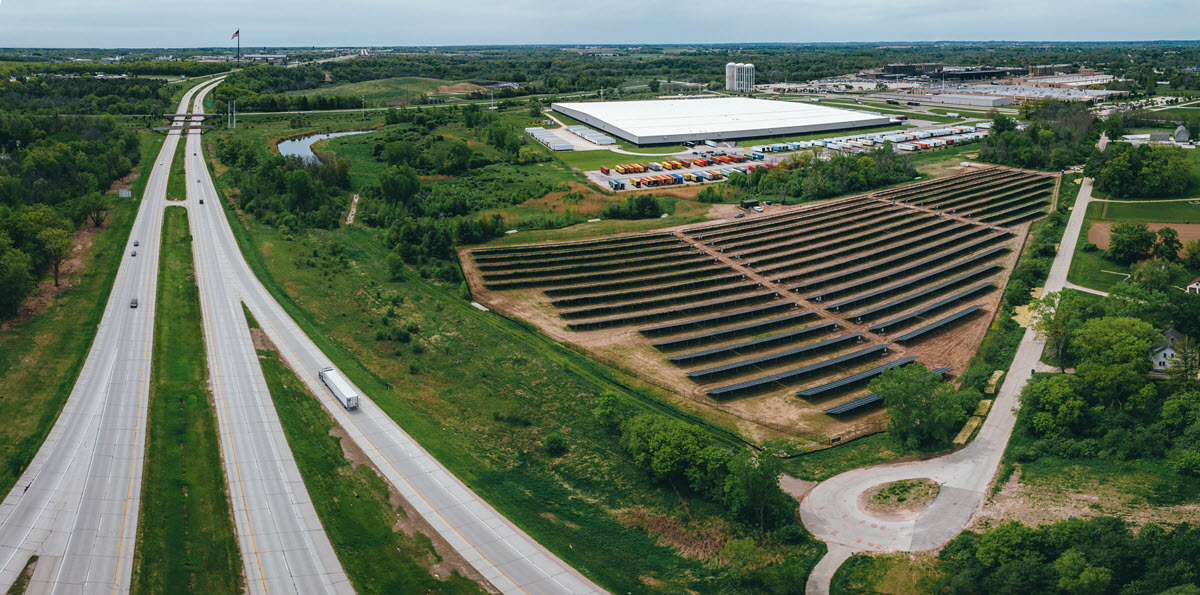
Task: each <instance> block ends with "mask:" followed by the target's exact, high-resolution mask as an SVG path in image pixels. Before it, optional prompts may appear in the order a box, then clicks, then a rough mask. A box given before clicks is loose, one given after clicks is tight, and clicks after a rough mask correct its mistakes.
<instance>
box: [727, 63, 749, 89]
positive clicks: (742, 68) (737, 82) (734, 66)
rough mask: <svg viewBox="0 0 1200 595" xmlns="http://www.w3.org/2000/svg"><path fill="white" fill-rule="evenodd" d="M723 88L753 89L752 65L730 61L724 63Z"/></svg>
mask: <svg viewBox="0 0 1200 595" xmlns="http://www.w3.org/2000/svg"><path fill="white" fill-rule="evenodd" d="M725 90H727V91H753V90H754V65H753V64H743V63H741V62H730V63H728V64H726V65H725Z"/></svg>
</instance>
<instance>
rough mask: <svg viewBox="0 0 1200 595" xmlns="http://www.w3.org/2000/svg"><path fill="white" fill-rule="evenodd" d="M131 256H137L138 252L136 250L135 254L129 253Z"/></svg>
mask: <svg viewBox="0 0 1200 595" xmlns="http://www.w3.org/2000/svg"><path fill="white" fill-rule="evenodd" d="M129 255H130V256H137V250H134V251H133V252H130V253H129Z"/></svg>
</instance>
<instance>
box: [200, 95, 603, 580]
mask: <svg viewBox="0 0 1200 595" xmlns="http://www.w3.org/2000/svg"><path fill="white" fill-rule="evenodd" d="M196 103H197V107H196V108H195V111H200V106H201V105H202V103H201V102H200V100H199V99H198V100H197V102H196ZM193 153H197V154H193ZM186 163H187V170H188V186H189V191H191V193H192V194H191V197H190V198H189V203H191V204H193V206H192V207H191V209H192V213H193V217H192V218H191V219H192V225H193V230H194V232H193V235H194V236H195V246H196V263H197V269H198V271H199V272H200V277H201V292H202V300H204V301H205V302H209V301H211V303H210V304H209V305H206V306H205V308H210V307H211V308H222V309H224V310H226V311H228V310H230V309H234V310H236V312H237V314H236V315H234V316H229V315H224V316H214V317H213V318H210V317H209V314H208V310H207V309H206V310H205V319H206V322H205V329H206V334H208V335H211V336H210V337H209V341H210V348H209V349H210V364H211V363H212V360H211V358H213V352H214V351H217V352H218V354H220V353H221V352H220V351H219V350H222V349H229V350H230V352H229V353H228V354H221V355H218V358H219V359H221V361H220V362H219V363H220V365H221V367H222V370H216V369H215V368H214V369H212V370H211V372H212V374H213V378H214V379H215V380H214V382H215V383H216V382H217V379H220V378H221V377H222V376H224V375H226V374H233V380H231V381H230V382H229V383H228V384H229V385H233V384H237V385H238V386H239V387H240V390H241V391H242V392H241V393H239V395H240V396H237V397H233V396H230V395H225V396H222V395H221V394H220V392H221V391H220V390H219V389H218V390H217V391H216V392H217V393H218V394H217V395H216V397H217V399H218V408H217V409H218V415H219V416H222V417H224V416H225V410H226V407H236V406H237V405H235V404H234V402H233V401H232V400H231V401H228V403H227V404H226V405H222V404H221V401H222V400H224V399H238V400H242V399H248V398H254V399H256V400H260V401H261V402H263V403H265V406H263V407H261V408H259V407H258V406H257V405H254V406H251V405H244V406H243V408H246V407H253V408H256V409H261V411H258V412H253V411H251V412H243V411H238V410H236V409H229V415H230V416H231V418H232V419H233V423H232V424H229V422H228V421H226V420H225V419H222V420H221V423H223V424H227V425H230V427H234V426H236V425H238V424H240V423H246V424H247V425H248V426H249V427H247V428H245V430H244V433H248V434H256V433H257V434H270V435H271V436H272V441H273V442H274V443H275V444H277V445H282V448H279V449H277V451H275V452H273V453H268V452H266V451H264V450H251V451H247V450H243V449H244V448H256V447H254V446H251V447H243V446H238V448H237V450H238V453H239V454H238V457H239V458H238V461H239V463H238V464H237V465H232V464H231V462H230V461H231V459H230V455H231V452H230V450H231V449H228V448H227V447H225V443H226V441H227V436H226V433H227V432H228V431H229V430H228V429H227V428H226V427H222V430H221V432H222V447H223V448H225V449H226V450H225V456H226V473H227V475H229V476H230V481H231V483H234V484H235V485H232V487H231V490H232V491H231V497H232V498H233V499H234V507H235V511H236V510H238V509H239V508H240V509H242V511H243V513H242V516H248V517H249V518H250V519H251V521H252V522H251V525H250V526H249V527H247V526H246V523H244V522H243V521H242V520H241V518H242V516H239V521H238V532H239V539H241V543H242V556H243V559H244V560H245V559H247V556H248V555H250V554H251V553H252V550H253V548H249V549H248V546H247V538H246V537H244V536H243V535H242V533H243V532H244V531H246V530H247V529H248V528H249V529H253V530H254V531H255V537H254V540H258V536H259V535H261V533H260V532H261V531H268V530H271V529H269V527H271V524H272V523H284V522H285V518H284V517H285V516H286V513H285V512H283V511H281V510H279V509H278V508H276V506H275V504H276V502H279V503H280V504H283V505H293V509H294V510H299V511H302V514H305V515H307V514H308V513H307V512H303V511H305V510H310V509H311V505H309V504H308V503H307V501H304V500H303V499H304V498H306V497H305V496H303V493H304V491H303V485H302V484H301V483H300V480H299V479H298V478H297V477H294V476H291V475H286V474H285V473H284V472H282V471H280V472H279V473H280V478H278V479H282V478H287V479H286V483H287V484H288V485H289V489H290V492H289V493H290V494H291V496H290V497H284V496H281V495H279V496H273V497H272V498H274V500H272V499H271V498H267V499H265V500H262V501H261V502H258V503H254V502H252V503H250V505H249V506H246V505H243V504H241V503H239V502H238V498H239V494H240V493H242V492H243V491H245V493H247V494H251V493H253V491H257V490H260V489H261V486H260V485H253V486H247V485H242V486H238V485H236V481H237V478H236V474H237V472H238V471H237V469H238V468H242V473H246V469H245V466H246V465H248V464H249V462H248V461H247V459H248V458H258V457H266V456H278V457H283V456H285V455H286V457H287V459H288V461H290V460H291V457H290V454H288V453H287V449H286V442H284V441H283V437H282V435H280V434H279V424H278V421H277V420H276V419H275V416H274V412H273V409H270V399H269V397H267V396H266V389H265V387H263V388H259V389H251V388H250V386H252V385H255V384H257V383H258V382H259V380H260V378H261V370H260V369H259V368H258V361H257V357H256V355H255V352H254V350H253V348H252V347H251V346H250V344H249V341H250V339H249V333H248V331H247V330H246V328H245V325H246V323H245V322H244V320H242V319H241V318H240V316H241V312H240V308H241V307H240V305H239V301H244V302H245V303H246V305H247V306H248V308H249V309H250V311H251V312H252V313H253V315H254V317H255V319H256V320H257V321H258V323H259V324H260V326H261V327H262V329H263V330H264V331H265V332H266V334H267V335H268V336H269V338H270V339H271V340H272V341H273V342H274V343H275V345H276V346H277V347H278V348H279V350H280V354H281V356H282V357H283V359H284V360H285V361H286V362H287V363H288V365H290V366H291V367H292V369H293V370H295V371H296V373H297V375H298V376H299V377H300V379H301V380H302V381H303V382H304V383H305V385H307V386H308V389H309V390H310V391H311V392H312V393H313V394H315V395H316V396H317V397H318V398H319V399H320V400H321V402H322V403H323V405H324V406H325V409H326V410H328V411H329V412H331V413H332V414H333V416H334V417H335V418H336V419H337V421H338V423H339V424H341V426H342V427H343V428H345V429H346V431H347V433H348V434H349V435H350V439H351V440H353V441H354V442H355V443H356V444H357V445H358V446H359V448H361V449H362V450H363V452H365V453H366V454H367V456H369V457H370V458H371V461H372V463H374V464H375V466H376V467H377V468H378V469H380V471H381V472H382V473H383V475H384V476H385V477H386V479H387V480H388V482H389V483H391V484H392V485H393V486H395V488H396V489H397V490H398V491H399V492H400V493H401V494H402V495H403V496H404V497H405V498H406V499H407V500H408V501H409V502H410V503H411V504H412V506H413V507H414V508H416V509H417V511H418V512H419V513H420V514H421V515H422V516H423V517H424V518H425V520H426V521H428V522H429V523H430V525H432V526H433V528H434V529H435V530H436V531H438V533H439V534H440V535H441V536H442V537H443V538H445V539H446V541H448V542H449V543H450V545H451V546H452V547H454V548H455V549H456V550H457V551H458V552H459V553H460V554H462V556H463V557H464V558H465V559H466V560H467V561H468V562H469V563H470V564H471V565H472V566H474V567H475V568H476V569H477V570H478V571H479V572H480V574H482V575H483V576H484V577H485V578H486V579H488V580H489V581H490V582H491V583H492V584H493V585H494V586H495V587H496V588H497V589H499V590H500V591H501V592H504V593H530V594H540V593H597V592H602V591H601V589H599V587H597V586H596V585H594V584H592V583H591V582H590V581H588V580H587V579H586V578H584V577H583V576H582V575H581V574H579V573H578V572H577V571H575V570H574V569H572V568H570V567H569V566H567V565H566V564H565V563H564V562H563V561H562V560H560V559H558V558H557V557H555V556H554V555H553V554H551V553H550V552H548V551H546V550H545V549H544V548H542V547H541V546H539V545H538V544H537V543H536V542H534V541H533V540H532V539H531V538H530V537H529V536H528V535H526V534H525V533H524V532H522V531H521V530H520V529H518V528H516V527H515V526H514V525H512V524H511V523H510V522H508V520H507V519H505V518H504V517H503V516H501V515H500V514H499V513H498V512H496V511H495V510H494V509H493V508H491V507H490V506H488V504H487V503H486V502H484V501H483V500H482V499H480V498H479V497H478V496H476V495H475V494H474V493H473V492H472V491H471V490H470V489H468V488H467V487H466V486H465V485H463V484H462V482H460V481H459V480H458V479H457V478H455V477H454V476H453V475H451V474H450V472H449V471H447V470H446V469H445V467H443V466H442V465H441V464H440V463H438V462H437V461H436V460H435V459H434V458H433V457H431V456H430V455H429V453H427V452H425V450H424V449H422V448H421V447H420V446H419V445H418V444H417V443H416V442H415V441H413V440H412V438H410V437H409V436H408V435H407V434H406V433H405V432H404V431H403V430H401V429H400V427H399V426H398V425H397V424H396V423H395V422H394V421H392V419H391V418H390V417H388V416H387V414H385V413H384V412H383V411H382V410H380V409H379V408H378V407H377V406H376V405H375V404H374V402H372V401H371V400H370V398H368V397H369V395H364V398H362V399H361V401H360V406H359V407H358V408H357V409H355V410H353V411H346V410H345V409H343V408H342V407H341V405H340V404H339V403H338V401H337V399H336V398H335V397H334V396H333V395H332V394H331V393H329V392H328V391H327V390H326V389H325V386H324V384H323V383H321V381H320V380H318V379H317V373H318V371H320V370H321V369H323V368H326V367H332V366H333V364H332V363H331V362H330V360H329V358H327V357H326V356H325V355H324V354H323V353H322V352H321V351H320V349H318V348H317V347H316V345H315V344H314V343H313V342H312V341H311V340H310V339H309V338H308V337H307V336H306V335H305V334H304V332H303V331H302V330H301V329H300V327H299V326H297V325H296V323H295V322H294V321H293V320H292V319H291V317H290V316H288V314H287V313H286V312H284V310H283V308H282V307H280V305H279V304H278V303H277V302H276V301H275V300H274V298H272V297H271V295H270V294H269V293H268V292H267V290H266V289H265V288H264V287H263V286H262V284H261V283H260V282H259V281H258V278H257V277H255V275H254V273H253V272H252V271H251V270H250V267H249V266H248V265H247V264H246V261H245V259H244V258H243V257H242V254H241V252H240V251H239V248H238V245H237V242H236V241H235V240H234V236H233V231H232V229H231V228H230V227H229V223H228V221H227V220H226V217H225V214H224V212H223V210H222V208H221V205H220V202H219V201H218V198H217V193H216V190H215V188H214V187H213V183H212V180H211V177H210V176H209V173H208V170H207V168H205V167H204V164H203V150H202V149H201V150H199V151H192V150H191V148H190V147H189V151H188V154H187V162H186ZM197 180H199V182H197ZM201 197H202V198H203V199H204V203H205V204H204V205H199V204H195V203H192V200H193V199H198V198H201ZM206 292H207V296H208V297H203V295H204V294H205V293H206ZM219 293H220V294H223V295H218V294H219ZM218 300H221V303H217V302H218ZM225 327H229V328H225ZM233 327H237V328H233ZM218 334H220V335H221V336H222V337H229V338H228V339H221V340H219V341H218V340H217V339H215V338H214V337H215V336H217V335H218ZM235 337H240V339H238V341H240V342H241V343H242V346H240V347H239V346H235V345H233V344H232V343H233V342H235V340H234V338H235ZM226 340H227V341H229V343H228V344H227V345H226ZM214 343H219V344H220V345H224V347H221V346H218V347H217V348H216V349H215V350H214V347H213V344H214ZM237 360H241V361H237ZM231 370H232V371H231ZM244 375H251V376H253V378H248V377H246V376H244ZM214 386H216V384H215V385H214ZM229 390H232V389H229ZM360 394H362V393H361V391H360ZM243 415H258V416H259V417H254V418H252V419H253V421H248V420H246V421H243V420H239V419H238V418H239V417H240V416H243ZM234 431H235V432H242V430H239V429H237V428H234ZM242 440H258V441H259V442H258V443H259V444H265V442H262V441H263V440H264V439H263V438H261V437H260V438H253V437H252V436H247V437H244V438H242ZM237 442H238V440H237V439H235V440H234V443H237ZM264 448H265V447H264ZM249 452H255V453H257V454H248V453H249ZM292 466H294V465H292ZM288 473H290V472H288ZM242 483H243V484H246V483H247V482H246V480H245V479H243V481H242ZM267 493H274V492H267ZM264 495H265V494H264ZM253 499H254V500H260V498H257V497H255V498H253ZM263 505H266V506H267V507H268V508H269V510H261V508H262V506H263ZM247 510H248V511H249V515H246V514H245V512H246V511H247ZM254 519H262V520H254ZM305 520H306V526H307V517H306V519H305ZM275 530H276V531H281V530H282V529H275ZM305 535H308V537H309V538H311V539H312V542H313V544H314V545H315V544H316V543H317V542H318V541H319V540H317V539H316V537H315V536H314V535H313V533H311V532H308V533H305ZM286 538H290V539H293V540H298V539H299V538H300V535H299V534H298V533H293V534H290V535H289V536H288V537H285V539H286ZM298 546H299V544H297V547H298ZM288 547H290V546H288ZM318 549H323V547H322V548H318ZM285 550H286V548H285ZM261 553H262V552H261V549H260V554H261ZM295 557H296V558H299V555H298V554H295ZM289 563H290V562H289ZM258 567H259V568H262V569H263V570H262V571H263V572H264V574H265V573H270V572H277V571H279V569H277V568H272V567H268V565H267V564H266V563H265V562H264V563H263V564H261V565H258ZM253 568H254V566H251V564H250V563H247V575H248V576H249V575H251V574H252V573H253ZM291 572H293V573H295V572H297V571H296V570H295V569H292V570H291ZM325 572H328V571H325ZM280 576H282V574H281V575H280ZM250 578H251V580H252V581H253V579H254V577H252V576H250ZM306 580H313V581H315V579H306ZM268 582H270V581H269V580H268ZM306 584H309V583H306ZM314 584H315V583H314ZM332 586H334V587H337V586H338V583H333V584H332ZM302 591H303V592H309V591H304V590H302Z"/></svg>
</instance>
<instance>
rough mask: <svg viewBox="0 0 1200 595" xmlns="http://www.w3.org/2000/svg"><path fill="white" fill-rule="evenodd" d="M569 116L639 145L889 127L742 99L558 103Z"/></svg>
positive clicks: (876, 120)
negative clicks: (865, 127)
mask: <svg viewBox="0 0 1200 595" xmlns="http://www.w3.org/2000/svg"><path fill="white" fill-rule="evenodd" d="M551 107H552V108H553V109H554V110H555V111H558V112H562V113H565V114H567V115H569V116H571V117H574V118H576V119H578V120H580V121H582V122H584V123H586V124H590V125H592V126H595V127H597V128H600V129H601V130H604V131H605V132H609V133H612V134H616V135H617V136H620V137H622V138H625V139H626V140H630V141H633V142H635V143H639V144H644V143H667V142H676V141H679V140H707V139H713V140H719V139H734V138H751V137H760V136H779V135H785V134H796V133H802V132H821V131H826V130H840V129H847V128H860V127H864V126H879V125H884V124H887V123H888V122H889V121H890V117H889V116H886V115H881V114H876V113H869V112H861V111H856V110H850V109H841V108H835V107H828V106H823V105H816V104H812V103H796V102H789V101H768V100H764V99H749V98H742V97H720V98H714V99H700V100H697V99H664V100H655V101H604V102H588V103H555V104H553V105H552V106H551Z"/></svg>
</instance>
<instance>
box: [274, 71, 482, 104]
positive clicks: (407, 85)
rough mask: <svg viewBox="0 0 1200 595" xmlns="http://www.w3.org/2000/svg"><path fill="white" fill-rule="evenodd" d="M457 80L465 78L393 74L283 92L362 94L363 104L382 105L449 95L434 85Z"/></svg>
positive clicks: (451, 84) (291, 93) (336, 94)
mask: <svg viewBox="0 0 1200 595" xmlns="http://www.w3.org/2000/svg"><path fill="white" fill-rule="evenodd" d="M460 82H466V81H447V80H442V79H432V78H421V77H397V78H386V79H378V80H373V81H363V82H360V83H335V84H332V85H325V86H323V87H319V88H316V89H306V90H303V91H289V92H288V93H287V95H306V96H308V97H331V96H338V95H343V96H346V95H348V96H351V97H360V96H366V100H367V105H382V104H384V103H386V102H388V101H392V100H396V99H414V98H418V97H421V96H423V95H425V94H427V93H432V94H434V95H447V96H454V95H452V94H446V93H439V92H438V87H440V86H447V87H450V86H453V85H455V84H457V83H460ZM468 84H470V83H468ZM471 90H472V91H478V90H484V89H483V87H480V86H478V85H471ZM485 91H486V90H485Z"/></svg>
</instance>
